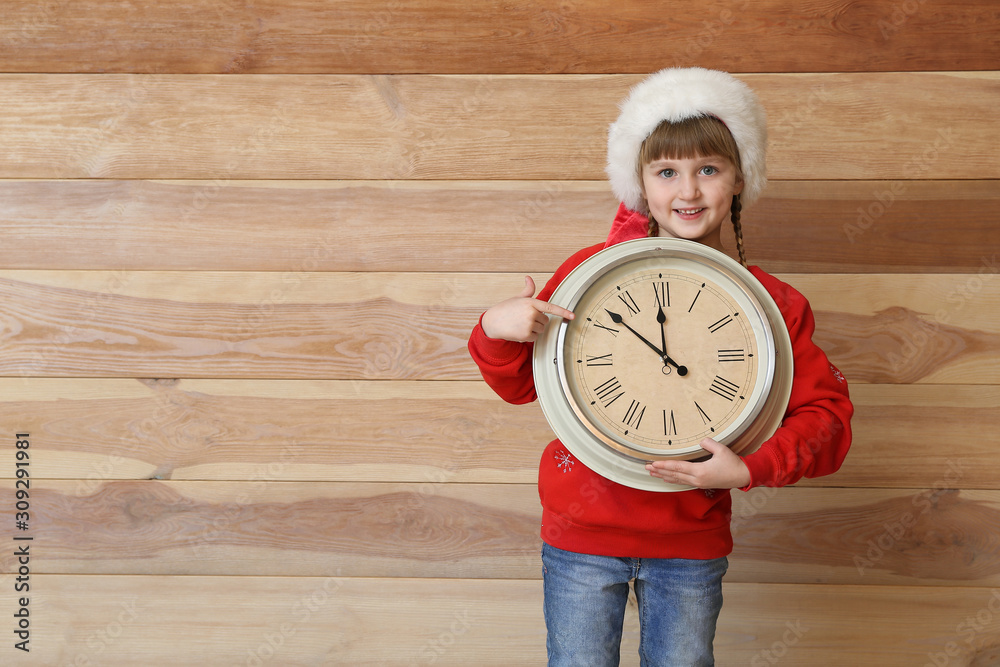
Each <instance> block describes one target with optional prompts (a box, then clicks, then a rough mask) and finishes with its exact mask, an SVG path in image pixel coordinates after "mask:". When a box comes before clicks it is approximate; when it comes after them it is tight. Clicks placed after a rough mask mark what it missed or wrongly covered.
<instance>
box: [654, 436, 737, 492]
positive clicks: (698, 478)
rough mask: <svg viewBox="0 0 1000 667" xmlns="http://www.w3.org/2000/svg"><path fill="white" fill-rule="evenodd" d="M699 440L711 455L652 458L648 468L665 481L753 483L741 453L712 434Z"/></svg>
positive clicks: (706, 485) (702, 485)
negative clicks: (695, 459)
mask: <svg viewBox="0 0 1000 667" xmlns="http://www.w3.org/2000/svg"><path fill="white" fill-rule="evenodd" d="M699 444H700V445H701V448H702V449H704V450H705V451H706V452H709V453H710V454H711V455H712V456H711V458H709V459H707V460H705V461H700V462H697V463H694V462H691V461H680V460H668V461H653V462H651V463H649V464H647V465H646V470H648V471H649V474H650V475H652V476H653V477H659V478H660V479H662V480H663V481H664V482H669V483H671V484H683V485H687V486H693V487H696V488H699V489H742V488H743V487H745V486H747V485H748V484H750V470H749V469H748V468H747V466H746V464H745V463H743V459H742V458H740V456H739V455H738V454H736V453H734V452H733V451H732V450H731V449H729V448H728V447H726V446H725V445H721V444H719V443H718V442H716V441H715V440H712V439H711V438H705V439H704V440H702V441H701V442H700V443H699Z"/></svg>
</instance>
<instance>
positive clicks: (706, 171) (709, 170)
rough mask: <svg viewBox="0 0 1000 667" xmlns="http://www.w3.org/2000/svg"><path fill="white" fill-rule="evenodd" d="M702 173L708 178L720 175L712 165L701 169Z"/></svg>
mask: <svg viewBox="0 0 1000 667" xmlns="http://www.w3.org/2000/svg"><path fill="white" fill-rule="evenodd" d="M701 172H702V173H703V174H705V175H706V176H712V175H714V174H717V173H719V170H718V169H716V168H715V167H713V166H712V165H706V166H704V167H702V168H701Z"/></svg>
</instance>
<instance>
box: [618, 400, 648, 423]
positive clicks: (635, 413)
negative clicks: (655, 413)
mask: <svg viewBox="0 0 1000 667" xmlns="http://www.w3.org/2000/svg"><path fill="white" fill-rule="evenodd" d="M644 414H646V407H645V406H644V405H643V404H642V403H640V402H639V401H632V404H631V405H629V406H628V411H627V412H626V413H625V419H622V423H623V424H625V425H627V426H628V427H629V428H639V422H641V421H642V416H643V415H644Z"/></svg>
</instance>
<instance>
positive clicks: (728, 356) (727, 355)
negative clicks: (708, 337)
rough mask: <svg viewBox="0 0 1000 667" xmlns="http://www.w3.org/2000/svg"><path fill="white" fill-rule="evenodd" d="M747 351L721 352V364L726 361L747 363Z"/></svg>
mask: <svg viewBox="0 0 1000 667" xmlns="http://www.w3.org/2000/svg"><path fill="white" fill-rule="evenodd" d="M746 360H747V353H746V350H719V363H720V364H721V363H723V362H726V361H746Z"/></svg>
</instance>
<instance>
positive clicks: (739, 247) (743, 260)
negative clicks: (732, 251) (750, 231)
mask: <svg viewBox="0 0 1000 667" xmlns="http://www.w3.org/2000/svg"><path fill="white" fill-rule="evenodd" d="M742 210H743V204H742V203H741V202H740V196H739V195H733V206H732V209H731V211H732V214H731V216H730V217H731V218H732V220H733V231H734V232H736V251H737V252H739V254H740V264H742V265H743V266H746V265H747V255H746V252H745V251H744V250H743V225H742V224H741V223H740V211H742Z"/></svg>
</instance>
